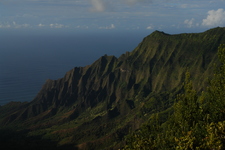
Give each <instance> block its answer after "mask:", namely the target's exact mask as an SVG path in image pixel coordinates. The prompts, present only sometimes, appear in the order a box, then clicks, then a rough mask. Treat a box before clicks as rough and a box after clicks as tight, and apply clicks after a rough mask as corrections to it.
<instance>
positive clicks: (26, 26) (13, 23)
mask: <svg viewBox="0 0 225 150" xmlns="http://www.w3.org/2000/svg"><path fill="white" fill-rule="evenodd" d="M29 27H31V26H30V25H29V24H27V23H25V24H17V23H16V22H15V21H13V22H12V23H9V22H6V23H0V28H17V29H18V28H29Z"/></svg>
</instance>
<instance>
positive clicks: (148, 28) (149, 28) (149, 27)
mask: <svg viewBox="0 0 225 150" xmlns="http://www.w3.org/2000/svg"><path fill="white" fill-rule="evenodd" d="M146 29H147V30H152V29H154V26H153V25H150V26H148V27H147V28H146Z"/></svg>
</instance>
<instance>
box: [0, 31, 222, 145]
mask: <svg viewBox="0 0 225 150" xmlns="http://www.w3.org/2000/svg"><path fill="white" fill-rule="evenodd" d="M221 43H225V28H215V29H211V30H208V31H206V32H203V33H195V34H177V35H169V34H165V33H163V32H159V31H155V32H153V33H152V34H151V35H149V36H147V37H145V38H144V39H143V41H142V42H141V43H140V44H139V45H138V46H137V47H136V48H135V49H134V50H133V51H132V52H127V53H125V54H123V55H122V56H121V57H119V58H116V57H114V56H107V55H105V56H102V57H101V58H99V59H98V60H97V61H95V62H94V63H93V64H92V65H89V66H86V67H75V68H74V69H72V70H70V71H69V72H67V73H66V74H65V76H64V77H63V78H61V79H58V80H47V81H46V83H45V84H44V85H43V87H42V89H41V91H40V92H39V93H38V94H37V96H36V97H35V98H34V100H33V101H31V102H29V103H10V104H7V105H5V106H2V107H1V108H0V114H1V115H0V123H1V125H2V126H3V125H12V126H19V127H24V128H26V129H29V132H28V134H29V135H33V136H34V135H35V136H41V137H42V138H44V139H45V138H48V139H51V140H53V141H58V145H66V144H69V145H70V146H71V147H72V146H77V147H78V148H80V149H85V148H87V149H88V148H90V147H91V148H93V149H102V148H104V149H105V148H118V147H119V146H120V144H121V143H120V142H119V141H121V139H122V138H123V137H124V135H126V134H127V133H128V131H129V130H131V131H132V130H135V129H138V128H139V126H140V125H141V124H142V123H143V122H145V118H144V117H143V116H142V115H143V110H146V109H147V108H146V107H145V106H146V104H147V103H154V107H151V108H148V109H150V110H148V111H145V113H146V112H148V113H149V115H150V114H151V113H150V112H151V111H153V110H155V109H156V107H157V111H162V110H166V109H168V108H169V107H170V106H171V104H170V103H169V102H168V99H169V98H171V96H173V95H174V94H175V93H177V92H179V91H180V90H182V82H183V78H184V74H185V72H186V71H190V73H191V77H192V80H193V83H194V87H195V88H196V89H198V91H201V90H202V87H204V86H202V85H206V84H207V78H208V77H210V76H211V75H212V72H213V68H214V64H217V63H218V62H217V55H216V52H217V47H218V46H219V45H220V44H221ZM152 97H160V98H158V100H157V101H154V102H152V101H151V100H152ZM152 105H153V104H152ZM145 115H148V114H145ZM56 126H58V127H56ZM115 143H116V144H115ZM118 143H119V144H118Z"/></svg>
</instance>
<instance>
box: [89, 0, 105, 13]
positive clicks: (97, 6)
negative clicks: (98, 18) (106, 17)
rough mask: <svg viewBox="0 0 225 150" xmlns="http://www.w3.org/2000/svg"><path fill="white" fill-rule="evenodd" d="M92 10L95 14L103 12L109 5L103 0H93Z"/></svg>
mask: <svg viewBox="0 0 225 150" xmlns="http://www.w3.org/2000/svg"><path fill="white" fill-rule="evenodd" d="M91 4H92V8H91V10H92V11H94V12H103V11H105V10H106V8H107V3H106V2H105V1H103V0H91Z"/></svg>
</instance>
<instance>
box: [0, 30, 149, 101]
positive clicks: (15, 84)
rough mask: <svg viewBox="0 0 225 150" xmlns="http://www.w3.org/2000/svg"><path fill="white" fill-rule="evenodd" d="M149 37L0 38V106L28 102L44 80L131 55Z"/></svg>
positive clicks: (71, 35) (59, 36)
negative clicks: (107, 58)
mask: <svg viewBox="0 0 225 150" xmlns="http://www.w3.org/2000/svg"><path fill="white" fill-rule="evenodd" d="M146 35H148V33H138V32H137V33H129V32H124V33H112V32H107V33H101V34H97V33H95V34H94V33H85V34H82V33H79V34H75V33H74V34H47V33H46V34H22V33H16V34H13V33H12V34H7V33H4V34H2V35H0V105H4V104H6V103H8V102H10V101H21V102H24V101H31V100H33V98H34V97H35V96H36V95H37V93H38V91H39V90H40V89H41V87H42V85H43V84H44V83H45V81H46V80H47V79H58V78H62V77H63V76H64V74H65V73H66V72H67V71H69V70H71V69H72V68H73V67H78V66H86V65H89V64H91V63H93V62H94V61H95V60H97V59H98V58H99V57H101V56H103V55H105V54H107V55H115V56H117V57H119V56H120V55H121V54H123V53H125V52H126V51H132V50H133V49H134V48H135V47H136V46H137V45H138V44H139V43H140V42H141V41H142V39H143V38H144V37H145V36H146Z"/></svg>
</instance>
